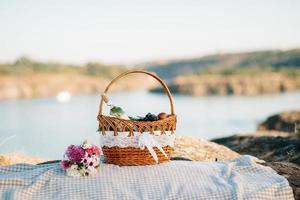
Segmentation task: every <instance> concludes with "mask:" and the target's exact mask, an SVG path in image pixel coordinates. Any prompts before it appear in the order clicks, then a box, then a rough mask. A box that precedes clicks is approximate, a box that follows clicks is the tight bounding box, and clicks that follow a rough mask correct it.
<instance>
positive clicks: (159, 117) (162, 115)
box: [157, 112, 168, 119]
mask: <svg viewBox="0 0 300 200" xmlns="http://www.w3.org/2000/svg"><path fill="white" fill-rule="evenodd" d="M157 117H158V119H166V118H167V117H168V114H167V113H164V112H161V113H159V114H158V115H157Z"/></svg>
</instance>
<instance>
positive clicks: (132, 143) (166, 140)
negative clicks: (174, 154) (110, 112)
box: [100, 131, 175, 148]
mask: <svg viewBox="0 0 300 200" xmlns="http://www.w3.org/2000/svg"><path fill="white" fill-rule="evenodd" d="M105 133H106V134H105V135H102V134H100V146H101V147H103V146H107V147H113V146H118V147H122V148H124V147H135V148H140V147H141V146H140V145H139V140H140V136H141V133H139V132H133V136H130V137H128V134H129V132H118V135H117V136H114V132H113V131H105ZM165 133H166V134H161V131H154V134H149V132H144V133H143V134H149V135H151V136H152V138H153V140H154V141H155V142H157V143H158V144H159V146H161V147H165V146H170V147H173V146H174V142H175V134H171V131H165Z"/></svg>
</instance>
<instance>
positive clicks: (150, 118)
mask: <svg viewBox="0 0 300 200" xmlns="http://www.w3.org/2000/svg"><path fill="white" fill-rule="evenodd" d="M144 120H145V121H151V122H152V121H157V120H158V117H157V116H156V115H155V114H152V113H148V114H147V115H146V117H145V118H144Z"/></svg>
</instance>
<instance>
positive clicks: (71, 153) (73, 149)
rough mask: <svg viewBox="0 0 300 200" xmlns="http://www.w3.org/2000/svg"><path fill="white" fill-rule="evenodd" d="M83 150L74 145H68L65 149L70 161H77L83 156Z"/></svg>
mask: <svg viewBox="0 0 300 200" xmlns="http://www.w3.org/2000/svg"><path fill="white" fill-rule="evenodd" d="M84 154H85V151H84V149H83V148H81V147H79V146H75V145H70V146H69V147H68V148H67V150H66V156H67V157H68V158H69V159H70V161H72V162H76V163H79V162H80V161H81V160H82V158H83V157H84Z"/></svg>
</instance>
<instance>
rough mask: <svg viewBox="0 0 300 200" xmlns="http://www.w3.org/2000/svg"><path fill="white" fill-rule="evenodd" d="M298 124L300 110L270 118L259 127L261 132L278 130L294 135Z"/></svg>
mask: <svg viewBox="0 0 300 200" xmlns="http://www.w3.org/2000/svg"><path fill="white" fill-rule="evenodd" d="M296 122H298V123H300V110H294V111H289V112H282V113H279V114H276V115H272V116H270V117H268V118H267V119H266V120H265V121H264V122H262V123H260V124H259V125H258V127H257V129H258V130H259V131H264V130H277V131H286V132H290V133H293V132H295V124H296Z"/></svg>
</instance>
